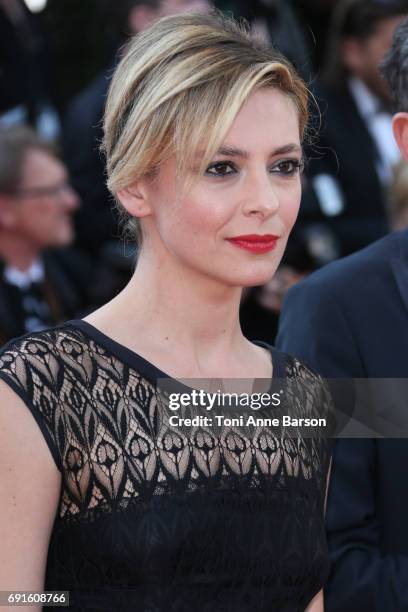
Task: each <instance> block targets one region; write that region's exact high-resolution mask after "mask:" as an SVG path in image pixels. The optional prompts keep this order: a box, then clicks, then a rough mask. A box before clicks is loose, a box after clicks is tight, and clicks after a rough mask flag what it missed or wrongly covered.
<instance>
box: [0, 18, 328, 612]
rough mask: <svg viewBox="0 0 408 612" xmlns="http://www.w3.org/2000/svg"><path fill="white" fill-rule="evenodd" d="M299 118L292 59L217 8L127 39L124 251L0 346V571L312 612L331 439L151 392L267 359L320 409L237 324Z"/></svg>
mask: <svg viewBox="0 0 408 612" xmlns="http://www.w3.org/2000/svg"><path fill="white" fill-rule="evenodd" d="M306 121H307V90H306V88H305V85H304V84H303V82H302V81H301V80H300V79H299V78H298V77H297V75H296V74H295V73H294V71H293V69H292V68H291V66H290V65H288V64H287V63H286V61H285V60H284V59H283V58H281V57H280V56H279V55H278V54H277V53H276V52H275V51H274V50H271V49H269V48H264V47H262V46H259V45H258V44H256V43H255V42H253V41H252V40H251V39H250V37H249V35H248V34H246V33H245V32H244V31H242V30H241V29H240V28H239V27H238V26H237V25H236V24H235V23H234V22H232V21H230V20H227V19H223V18H222V17H220V16H204V15H190V16H187V15H181V16H177V17H170V18H166V19H163V20H161V21H160V22H158V23H156V24H155V25H153V26H152V27H151V28H149V30H146V31H145V32H144V33H143V34H141V35H139V36H138V37H137V38H135V39H134V40H133V41H131V43H130V44H129V46H128V48H127V51H126V53H125V55H124V57H123V59H122V61H121V63H120V65H119V66H118V68H117V70H116V73H115V75H114V77H113V81H112V84H111V87H110V92H109V96H108V100H107V104H106V114H105V123H104V130H105V140H104V147H105V151H106V156H107V171H108V186H109V188H110V190H111V192H112V193H113V194H114V195H115V196H116V198H117V201H118V204H119V206H120V207H121V209H122V210H123V211H125V212H126V214H127V215H128V216H129V218H130V220H131V221H132V223H134V222H135V221H137V231H138V234H139V239H140V252H139V257H138V263H137V267H136V270H135V272H134V275H133V278H132V279H131V281H130V283H129V285H128V286H127V287H126V288H125V289H124V291H122V292H121V293H120V294H119V295H118V296H117V297H116V298H115V299H114V300H112V301H111V302H109V303H108V304H106V305H105V306H104V307H102V308H101V309H99V310H97V311H96V312H94V313H93V314H91V315H90V316H88V317H87V318H86V319H85V320H83V321H82V320H81V321H71V322H68V323H66V324H64V325H62V326H60V327H58V328H55V329H52V330H49V331H44V332H41V333H37V334H32V335H30V336H26V337H24V338H21V339H19V340H17V341H15V342H14V343H11V344H9V345H8V347H6V349H5V350H4V351H3V353H2V356H1V360H0V367H1V378H2V379H3V380H2V381H0V382H1V393H2V396H1V406H2V409H1V411H0V419H1V426H0V448H1V462H0V464H1V467H0V470H1V481H2V489H3V490H4V491H7V494H6V496H3V498H2V501H1V507H0V529H1V530H2V532H3V531H4V533H2V542H3V548H2V553H1V555H2V557H3V558H4V559H5V560H7V563H6V566H5V567H6V569H2V572H3V576H2V580H1V588H6V586H7V588H8V589H9V588H16V589H17V588H20V589H22V588H24V589H26V590H27V589H37V590H41V588H42V586H43V584H44V583H45V585H46V587H47V588H48V589H64V590H69V591H70V592H71V602H73V605H74V609H77V610H79V609H84V610H146V611H147V610H155V611H156V610H157V611H162V610H166V611H167V610H169V611H170V610H174V611H176V610H177V611H179V610H192V609H196V610H200V611H204V610H211V612H221V610H233V611H234V612H240V611H244V610H245V611H248V610H274V611H291V612H294V611H300V610H302V611H303V610H305V609H307V611H308V612H318V611H319V612H321V610H323V595H322V590H321V589H322V586H323V584H324V581H325V579H326V576H327V571H328V558H327V548H326V544H325V536H324V525H323V515H324V500H325V491H326V485H327V477H328V468H329V458H330V449H329V444H328V443H327V442H326V441H325V440H322V439H319V440H317V439H316V438H315V439H302V438H295V439H293V440H291V439H289V438H287V437H286V438H284V437H280V438H279V437H276V436H274V435H273V431H272V430H271V429H270V428H269V429H268V428H262V427H258V428H257V427H255V428H245V427H243V428H233V429H228V428H225V429H223V428H221V433H220V434H219V435H217V433H216V431H215V429H214V428H211V427H210V426H208V427H207V426H205V425H203V426H202V427H200V426H198V427H190V428H187V429H183V428H178V427H177V426H170V425H169V419H168V418H167V417H168V414H169V413H168V410H167V408H168V407H166V401H165V398H166V397H167V396H166V393H161V392H160V386H161V384H162V381H164V382H166V381H167V382H168V381H170V382H172V383H174V384H175V385H176V386H177V383H176V381H175V380H174V379H175V377H178V378H183V379H185V378H195V379H197V378H199V379H213V378H217V379H219V378H230V379H267V381H268V382H269V383H270V382H271V379H272V376H273V380H277V379H279V378H281V379H282V378H283V379H285V383H284V384H285V394H286V397H287V401H288V406H289V407H288V410H289V411H290V412H291V413H292V414H295V413H299V411H300V413H302V414H304V413H308V414H325V413H326V411H327V410H328V400H327V398H326V394H325V391H324V387H323V385H322V382H321V380H320V379H319V378H318V377H317V376H316V375H314V374H313V373H312V372H310V370H309V369H308V368H307V367H306V366H305V365H303V364H300V363H299V362H298V361H296V360H295V359H293V358H291V357H289V356H286V355H283V354H281V353H279V352H278V351H276V350H275V349H273V348H271V347H265V346H261V345H259V344H253V343H251V342H249V341H248V340H246V338H245V337H244V336H243V335H242V333H241V330H240V327H239V303H240V297H241V291H242V288H243V287H247V286H252V285H260V284H262V283H264V282H266V281H267V280H268V279H270V277H271V276H272V275H273V273H274V272H275V270H276V268H277V266H278V264H279V261H280V259H281V257H282V254H283V252H284V248H285V245H286V241H287V238H288V235H289V232H290V230H291V228H292V226H293V224H294V221H295V218H296V215H297V212H298V208H299V200H300V170H301V167H302V148H301V139H302V136H303V133H304V130H305V126H306ZM95 223H97V219H95ZM132 231H136V230H135V229H133V230H132ZM181 388H182V389H184V390H185V389H186V387H181ZM190 391H191V389H190ZM23 404H25V405H26V406H28V408H29V410H27V409H26V406H23ZM30 411H31V413H32V415H33V416H34V417H35V419H36V421H37V424H38V425H39V427H40V430H41V431H40V432H39V431H38V429H37V426H36V425H35V424H34V421H33V419H32V415H30ZM269 413H270V409H269ZM41 434H42V436H41ZM45 443H46V444H45ZM47 445H48V448H47ZM50 451H51V454H50ZM54 517H55V522H54ZM50 538H51V540H50ZM49 540H50V541H49ZM47 550H48V563H46V559H47Z"/></svg>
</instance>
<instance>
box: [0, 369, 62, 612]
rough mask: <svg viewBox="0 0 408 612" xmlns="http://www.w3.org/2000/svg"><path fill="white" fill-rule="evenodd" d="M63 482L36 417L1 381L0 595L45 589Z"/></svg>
mask: <svg viewBox="0 0 408 612" xmlns="http://www.w3.org/2000/svg"><path fill="white" fill-rule="evenodd" d="M60 482H61V477H60V472H59V470H58V468H57V467H56V465H55V462H54V460H53V458H52V455H51V453H50V450H49V449H48V446H47V444H46V442H45V440H44V438H43V436H42V434H41V431H40V429H39V427H38V425H37V423H36V422H35V419H34V418H33V416H32V415H31V414H30V411H29V410H28V409H27V407H26V406H25V405H24V403H23V401H22V400H21V399H20V398H19V397H18V396H17V395H16V394H15V393H14V391H12V389H10V388H9V387H8V386H7V385H6V384H5V383H4V382H3V381H1V380H0V491H1V495H0V542H1V548H0V591H12V590H18V591H41V590H43V587H44V576H45V566H46V560H47V552H48V544H49V539H50V535H51V530H52V526H53V521H54V517H55V513H56V509H57V504H58V499H59V491H60ZM40 609H41V606H38V605H37V606H29V607H25V608H24V610H26V612H34V611H35V612H37V611H38V610H40ZM2 610H4V611H6V610H10V612H11V610H15V607H5V608H2Z"/></svg>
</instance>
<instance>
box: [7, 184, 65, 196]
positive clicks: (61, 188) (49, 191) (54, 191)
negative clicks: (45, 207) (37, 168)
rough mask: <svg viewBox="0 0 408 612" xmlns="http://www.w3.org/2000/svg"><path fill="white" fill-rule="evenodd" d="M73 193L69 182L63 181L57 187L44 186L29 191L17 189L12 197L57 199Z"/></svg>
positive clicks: (28, 189)
mask: <svg viewBox="0 0 408 612" xmlns="http://www.w3.org/2000/svg"><path fill="white" fill-rule="evenodd" d="M68 192H69V193H71V192H72V187H71V185H70V184H69V183H68V181H63V182H61V183H58V184H56V185H44V186H43V187H41V186H38V187H31V188H27V189H16V190H15V191H13V193H12V195H14V196H15V197H17V198H56V197H60V196H62V195H64V194H66V193H68Z"/></svg>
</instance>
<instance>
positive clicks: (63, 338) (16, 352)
mask: <svg viewBox="0 0 408 612" xmlns="http://www.w3.org/2000/svg"><path fill="white" fill-rule="evenodd" d="M88 344H89V343H88V341H87V338H86V336H85V335H84V334H83V333H82V332H81V331H80V330H79V329H77V328H75V327H74V326H72V325H71V323H70V322H67V323H63V324H61V325H58V326H56V327H52V328H48V329H44V330H41V331H36V332H30V333H27V334H24V335H23V336H19V337H18V338H14V339H12V340H10V341H9V342H8V343H7V344H5V345H4V346H2V347H1V348H0V375H3V374H8V375H10V376H14V377H15V378H20V379H21V380H23V370H24V369H25V368H30V367H34V368H40V370H41V371H42V373H43V375H44V376H46V372H48V374H49V375H50V376H51V375H52V374H53V372H55V367H56V366H57V364H58V363H61V362H62V361H63V360H64V359H66V358H68V357H69V358H70V360H71V361H72V360H73V359H75V358H76V357H78V356H79V355H80V354H83V353H84V352H85V351H86V349H87V346H88ZM41 366H42V367H41Z"/></svg>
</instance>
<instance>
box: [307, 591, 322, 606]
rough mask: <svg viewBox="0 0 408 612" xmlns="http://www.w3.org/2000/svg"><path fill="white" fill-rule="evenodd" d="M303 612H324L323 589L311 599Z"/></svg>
mask: <svg viewBox="0 0 408 612" xmlns="http://www.w3.org/2000/svg"><path fill="white" fill-rule="evenodd" d="M305 612H324V600H323V589H321V590H320V591H319V592H318V593H317V595H315V597H313V599H312V601H311V602H310V604H309V605H308V606H307V608H306V610H305Z"/></svg>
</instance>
